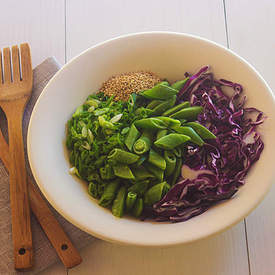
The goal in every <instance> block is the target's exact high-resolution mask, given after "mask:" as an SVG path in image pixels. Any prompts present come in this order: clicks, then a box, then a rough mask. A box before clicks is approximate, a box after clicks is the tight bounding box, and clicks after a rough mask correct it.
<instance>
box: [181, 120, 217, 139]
mask: <svg viewBox="0 0 275 275" xmlns="http://www.w3.org/2000/svg"><path fill="white" fill-rule="evenodd" d="M185 125H186V126H190V127H191V128H193V129H194V130H195V131H196V132H197V133H198V134H199V135H200V137H201V138H203V139H215V138H216V136H215V135H214V134H213V133H212V132H210V131H209V130H208V129H207V128H206V127H204V126H202V125H201V124H199V123H197V122H188V123H186V124H185Z"/></svg>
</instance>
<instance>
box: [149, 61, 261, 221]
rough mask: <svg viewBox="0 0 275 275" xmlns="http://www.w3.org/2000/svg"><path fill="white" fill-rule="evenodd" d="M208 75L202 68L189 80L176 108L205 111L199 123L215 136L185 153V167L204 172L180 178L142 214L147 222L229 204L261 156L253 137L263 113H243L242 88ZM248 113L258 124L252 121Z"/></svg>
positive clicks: (183, 217)
mask: <svg viewBox="0 0 275 275" xmlns="http://www.w3.org/2000/svg"><path fill="white" fill-rule="evenodd" d="M208 69H209V67H208V66H205V67H203V68H202V69H200V70H199V72H198V73H196V74H194V75H193V76H191V77H190V79H189V81H188V82H186V84H185V86H184V87H183V88H182V90H181V91H180V92H179V94H178V98H177V102H178V103H181V102H182V101H186V100H188V101H190V102H191V104H192V105H193V106H203V108H204V111H203V112H202V113H201V114H200V115H199V116H198V122H199V123H201V124H202V125H204V126H206V127H207V128H208V129H209V130H210V131H212V132H213V133H214V134H215V135H216V136H217V138H216V139H214V140H208V142H207V143H206V144H205V145H204V146H203V147H198V146H196V145H191V144H190V145H188V146H187V149H186V154H185V157H184V165H185V166H187V167H189V168H190V169H193V170H204V171H205V170H206V172H203V171H202V172H203V173H198V176H197V177H196V178H195V179H194V178H192V179H189V178H183V177H182V176H181V177H180V179H179V182H178V183H177V184H176V185H174V186H173V187H172V188H171V189H170V190H169V192H168V193H167V194H166V195H165V196H164V197H163V198H162V200H161V201H159V202H157V203H155V204H154V205H153V207H151V208H146V209H145V216H146V217H151V218H154V219H155V220H156V221H172V222H181V221H186V220H188V219H190V218H192V217H194V216H197V215H199V214H202V213H203V212H205V211H206V210H207V209H209V208H210V207H211V206H213V205H215V204H216V203H217V202H220V201H222V200H226V199H229V198H231V197H232V196H233V195H234V194H235V193H236V192H237V191H238V188H239V187H240V186H242V185H243V184H244V178H245V176H246V175H247V173H248V171H249V169H250V168H251V166H252V164H253V163H255V162H256V161H257V160H258V159H259V157H260V154H261V152H262V151H263V148H264V143H263V141H262V139H261V137H260V134H259V133H258V132H257V131H256V127H257V126H258V125H259V124H261V123H263V121H264V119H265V117H264V115H263V112H261V111H259V110H258V109H256V108H246V107H244V105H245V101H246V97H245V96H242V92H243V87H242V86H241V85H240V84H237V83H233V82H231V81H228V80H224V79H221V80H215V79H214V76H213V73H211V72H208ZM224 86H228V87H230V88H232V91H233V94H232V96H227V95H226V94H225V93H224V92H223V90H222V89H223V87H224ZM252 113H254V115H256V118H254V119H252V118H251V114H252Z"/></svg>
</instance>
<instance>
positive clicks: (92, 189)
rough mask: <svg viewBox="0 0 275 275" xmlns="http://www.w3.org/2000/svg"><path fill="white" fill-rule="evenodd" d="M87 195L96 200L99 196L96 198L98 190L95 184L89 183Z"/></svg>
mask: <svg viewBox="0 0 275 275" xmlns="http://www.w3.org/2000/svg"><path fill="white" fill-rule="evenodd" d="M88 193H89V195H90V196H92V197H93V198H96V199H98V198H99V196H98V190H97V184H96V183H94V182H92V181H91V182H90V183H89V186H88Z"/></svg>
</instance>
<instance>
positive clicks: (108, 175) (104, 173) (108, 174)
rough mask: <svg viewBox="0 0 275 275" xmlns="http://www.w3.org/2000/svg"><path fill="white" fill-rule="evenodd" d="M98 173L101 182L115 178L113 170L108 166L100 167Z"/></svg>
mask: <svg viewBox="0 0 275 275" xmlns="http://www.w3.org/2000/svg"><path fill="white" fill-rule="evenodd" d="M99 173H100V177H101V178H102V179H103V180H110V179H113V178H114V177H115V174H114V170H113V168H112V167H111V165H110V164H106V165H105V166H103V167H100V168H99Z"/></svg>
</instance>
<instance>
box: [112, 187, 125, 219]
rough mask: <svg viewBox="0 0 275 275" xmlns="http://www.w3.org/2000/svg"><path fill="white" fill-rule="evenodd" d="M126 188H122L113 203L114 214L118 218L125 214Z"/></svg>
mask: <svg viewBox="0 0 275 275" xmlns="http://www.w3.org/2000/svg"><path fill="white" fill-rule="evenodd" d="M125 198H126V187H125V186H121V187H120V189H119V191H118V193H117V195H116V198H115V200H114V202H113V206H112V213H113V215H114V216H116V217H119V218H120V217H122V216H123V213H124V206H125Z"/></svg>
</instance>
